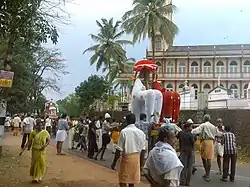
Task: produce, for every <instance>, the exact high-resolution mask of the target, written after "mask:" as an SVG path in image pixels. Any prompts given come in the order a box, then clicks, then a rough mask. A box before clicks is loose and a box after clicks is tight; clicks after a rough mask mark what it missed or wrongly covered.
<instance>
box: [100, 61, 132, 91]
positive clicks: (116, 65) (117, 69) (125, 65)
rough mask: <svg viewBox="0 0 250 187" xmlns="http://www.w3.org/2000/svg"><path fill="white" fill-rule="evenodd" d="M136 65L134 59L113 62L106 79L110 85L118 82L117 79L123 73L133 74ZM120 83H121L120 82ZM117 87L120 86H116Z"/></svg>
mask: <svg viewBox="0 0 250 187" xmlns="http://www.w3.org/2000/svg"><path fill="white" fill-rule="evenodd" d="M134 63H135V59H134V58H128V59H126V60H125V61H124V62H115V61H111V63H110V70H109V72H108V73H107V75H106V79H107V80H108V82H109V83H111V84H112V83H114V82H117V81H116V80H117V79H116V77H118V76H119V75H120V74H122V73H131V72H132V70H133V65H134ZM105 69H106V68H103V71H104V72H105V71H106V70H105ZM118 82H119V81H118ZM115 85H116V86H115V87H117V86H118V84H115Z"/></svg>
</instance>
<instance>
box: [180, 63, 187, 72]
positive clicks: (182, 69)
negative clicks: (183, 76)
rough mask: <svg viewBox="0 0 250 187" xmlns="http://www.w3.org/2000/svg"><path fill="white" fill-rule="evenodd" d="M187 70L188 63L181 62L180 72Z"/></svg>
mask: <svg viewBox="0 0 250 187" xmlns="http://www.w3.org/2000/svg"><path fill="white" fill-rule="evenodd" d="M185 72H186V64H185V63H184V62H180V63H179V73H185Z"/></svg>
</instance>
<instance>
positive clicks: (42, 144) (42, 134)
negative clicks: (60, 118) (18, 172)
mask: <svg viewBox="0 0 250 187" xmlns="http://www.w3.org/2000/svg"><path fill="white" fill-rule="evenodd" d="M49 142H50V135H49V133H48V131H46V130H44V124H43V123H42V121H41V119H37V121H36V126H35V130H33V131H32V132H31V133H30V139H29V142H28V143H27V144H26V145H25V147H24V148H23V150H22V152H21V153H20V156H21V155H22V154H23V152H24V151H25V149H26V148H27V147H29V146H31V145H32V157H31V166H30V176H31V177H32V182H34V183H40V182H41V181H42V178H43V176H44V174H45V170H46V151H45V148H46V147H47V146H48V145H49Z"/></svg>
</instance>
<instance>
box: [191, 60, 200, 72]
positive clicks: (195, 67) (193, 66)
mask: <svg viewBox="0 0 250 187" xmlns="http://www.w3.org/2000/svg"><path fill="white" fill-rule="evenodd" d="M198 71H199V65H198V63H197V62H196V61H194V62H192V64H191V69H190V72H191V73H198Z"/></svg>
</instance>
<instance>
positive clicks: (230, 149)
mask: <svg viewBox="0 0 250 187" xmlns="http://www.w3.org/2000/svg"><path fill="white" fill-rule="evenodd" d="M222 144H223V145H224V155H223V175H222V179H221V180H222V181H224V182H226V181H227V179H228V176H229V178H230V181H231V182H234V177H235V169H236V161H237V147H236V138H235V135H234V133H232V132H231V127H230V126H225V132H224V135H223V139H222ZM229 163H231V167H230V164H229ZM229 167H230V168H231V173H230V175H229V173H228V172H229Z"/></svg>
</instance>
